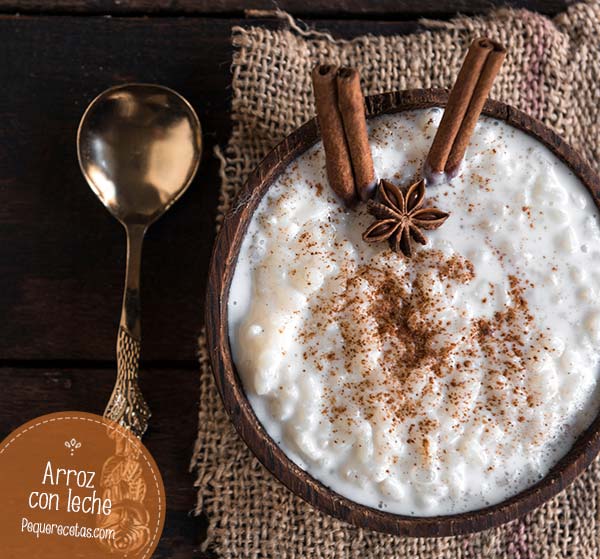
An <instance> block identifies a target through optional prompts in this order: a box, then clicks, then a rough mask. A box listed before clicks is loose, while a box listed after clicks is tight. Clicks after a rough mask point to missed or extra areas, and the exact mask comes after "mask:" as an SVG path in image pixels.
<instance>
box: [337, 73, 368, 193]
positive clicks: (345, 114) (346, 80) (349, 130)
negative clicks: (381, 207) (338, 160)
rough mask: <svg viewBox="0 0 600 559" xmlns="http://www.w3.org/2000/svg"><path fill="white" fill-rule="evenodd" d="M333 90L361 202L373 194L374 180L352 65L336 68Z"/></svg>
mask: <svg viewBox="0 0 600 559" xmlns="http://www.w3.org/2000/svg"><path fill="white" fill-rule="evenodd" d="M337 91H338V106H339V108H340V112H341V114H342V121H343V123H344V132H345V136H346V142H347V144H348V149H349V151H350V160H351V163H352V172H353V174H354V188H355V189H356V193H357V195H358V197H359V198H360V199H361V200H362V201H363V202H364V201H366V200H368V199H369V198H371V196H372V195H373V192H374V190H375V186H376V181H375V168H374V167H373V157H372V156H371V147H370V146H369V133H368V131H367V120H366V117H365V99H364V97H363V94H362V91H361V89H360V75H359V73H358V72H357V71H356V70H355V69H353V68H340V69H339V70H338V72H337Z"/></svg>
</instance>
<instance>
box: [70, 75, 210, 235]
mask: <svg viewBox="0 0 600 559" xmlns="http://www.w3.org/2000/svg"><path fill="white" fill-rule="evenodd" d="M77 146H78V157H79V164H80V166H81V170H82V172H83V174H84V176H85V178H86V180H87V182H88V184H89V185H90V187H91V188H92V190H93V191H94V192H95V194H96V196H98V198H100V200H101V201H102V203H103V204H104V205H105V206H106V207H107V208H108V210H109V211H110V212H111V213H112V214H113V215H114V216H115V217H116V218H117V219H118V220H119V221H121V222H122V223H124V224H125V223H132V224H134V223H136V224H139V223H145V224H150V223H152V222H153V221H155V220H156V219H157V218H158V217H160V216H161V215H162V214H163V213H164V212H165V211H166V210H167V209H168V208H169V207H170V206H171V204H173V202H175V201H176V200H177V198H179V196H181V194H183V192H184V191H185V190H186V188H187V187H188V186H189V184H190V182H191V181H192V178H193V177H194V175H195V173H196V170H197V168H198V165H199V162H200V154H201V151H202V139H201V127H200V122H199V121H198V117H197V116H196V113H195V112H194V109H193V108H192V107H191V105H190V104H189V103H188V102H187V101H186V100H185V99H184V98H183V97H181V95H179V94H178V93H176V92H175V91H173V90H171V89H169V88H167V87H163V86H158V85H151V84H126V85H120V86H117V87H113V88H111V89H108V90H106V91H105V92H103V93H101V94H100V95H98V97H96V98H95V99H94V100H93V101H92V102H91V103H90V105H89V107H88V108H87V110H86V111H85V113H84V115H83V117H82V119H81V125H80V126H79V130H78V133H77Z"/></svg>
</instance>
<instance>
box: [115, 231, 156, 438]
mask: <svg viewBox="0 0 600 559" xmlns="http://www.w3.org/2000/svg"><path fill="white" fill-rule="evenodd" d="M126 231H127V272H126V274H125V291H124V294H123V306H122V308H121V322H120V324H119V334H118V336H117V381H116V383H115V387H114V389H113V392H112V394H111V396H110V400H109V402H108V405H107V406H106V409H105V410H104V417H106V418H108V419H112V420H113V421H115V422H117V423H120V424H121V425H123V426H125V427H127V428H128V429H130V430H131V431H132V432H133V433H134V434H135V435H136V436H138V437H140V438H141V437H142V435H143V434H144V433H145V431H146V429H147V428H148V420H149V419H150V409H149V408H148V404H147V403H146V400H144V397H143V396H142V392H141V390H140V388H139V385H138V373H139V362H140V349H141V341H142V336H141V327H140V269H141V264H142V243H143V240H144V234H145V232H146V227H145V226H143V225H133V226H126Z"/></svg>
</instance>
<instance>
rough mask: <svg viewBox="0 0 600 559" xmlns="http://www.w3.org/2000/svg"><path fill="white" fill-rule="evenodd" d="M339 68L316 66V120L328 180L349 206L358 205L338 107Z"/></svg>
mask: <svg viewBox="0 0 600 559" xmlns="http://www.w3.org/2000/svg"><path fill="white" fill-rule="evenodd" d="M337 70H338V68H337V67H336V66H331V65H328V64H324V65H320V66H316V67H315V68H314V69H313V71H312V82H313V89H314V94H315V104H316V107H317V120H318V122H319V128H320V130H321V138H322V140H323V148H324V150H325V168H326V170H327V179H328V180H329V184H330V185H331V188H332V189H333V191H334V192H335V193H336V194H337V195H338V196H339V197H340V198H341V199H342V200H343V201H344V203H345V204H346V205H347V206H353V205H354V204H355V203H356V198H357V196H356V191H355V188H354V176H353V173H352V163H351V158H350V151H349V148H348V143H347V141H346V136H345V132H344V124H343V121H342V115H341V112H340V109H339V107H338V91H337V81H336V74H337Z"/></svg>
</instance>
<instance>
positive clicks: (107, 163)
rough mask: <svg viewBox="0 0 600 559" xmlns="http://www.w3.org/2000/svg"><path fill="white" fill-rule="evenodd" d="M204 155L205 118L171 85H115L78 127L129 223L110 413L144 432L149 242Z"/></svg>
mask: <svg viewBox="0 0 600 559" xmlns="http://www.w3.org/2000/svg"><path fill="white" fill-rule="evenodd" d="M201 152H202V132H201V128H200V122H199V120H198V116H197V115H196V113H195V112H194V109H193V108H192V107H191V105H190V104H189V103H188V102H187V101H186V100H185V99H184V98H183V97H181V95H179V94H178V93H176V92H175V91H173V90H171V89H168V88H166V87H162V86H158V85H150V84H127V85H119V86H117V87H112V88H111V89H108V90H106V91H105V92H103V93H101V94H100V95H98V97H96V98H95V99H94V100H93V101H92V102H91V103H90V105H89V107H88V108H87V109H86V111H85V113H84V114H83V117H82V118H81V122H80V124H79V129H78V131H77V156H78V158H79V165H80V167H81V170H82V172H83V175H84V176H85V178H86V180H87V182H88V184H89V185H90V187H91V189H92V190H93V191H94V193H95V194H96V196H98V198H99V199H100V201H101V202H102V203H103V204H104V205H105V206H106V207H107V208H108V211H109V212H110V213H111V214H112V215H113V216H115V217H116V218H117V219H118V220H119V221H120V222H121V223H122V224H123V226H124V227H125V231H126V232H127V272H126V276H125V292H124V295H123V306H122V309H121V321H120V324H119V334H118V337H117V381H116V384H115V388H114V390H113V393H112V395H111V397H110V400H109V402H108V405H107V407H106V410H105V411H104V416H105V417H107V418H109V419H112V420H113V421H116V422H117V423H120V424H121V425H124V426H125V427H128V428H129V429H131V431H133V432H134V433H135V434H136V435H137V436H138V437H141V436H142V435H143V434H144V432H145V431H146V429H147V427H148V420H149V418H150V410H149V408H148V405H147V404H146V401H145V400H144V397H143V396H142V393H141V391H140V388H139V386H138V369H139V358H140V348H141V329H140V292H139V289H140V266H141V258H142V241H143V239H144V234H145V232H146V229H147V228H148V226H149V225H150V224H151V223H152V222H154V221H155V220H156V219H158V218H159V217H160V216H161V215H162V214H163V213H164V212H165V211H167V210H168V209H169V208H170V207H171V205H172V204H173V203H174V202H175V201H176V200H177V199H178V198H179V197H180V196H181V195H182V194H183V192H184V191H185V190H186V188H187V187H188V186H189V184H190V182H191V181H192V179H193V177H194V175H195V174H196V170H197V169H198V165H199V162H200V156H201Z"/></svg>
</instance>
